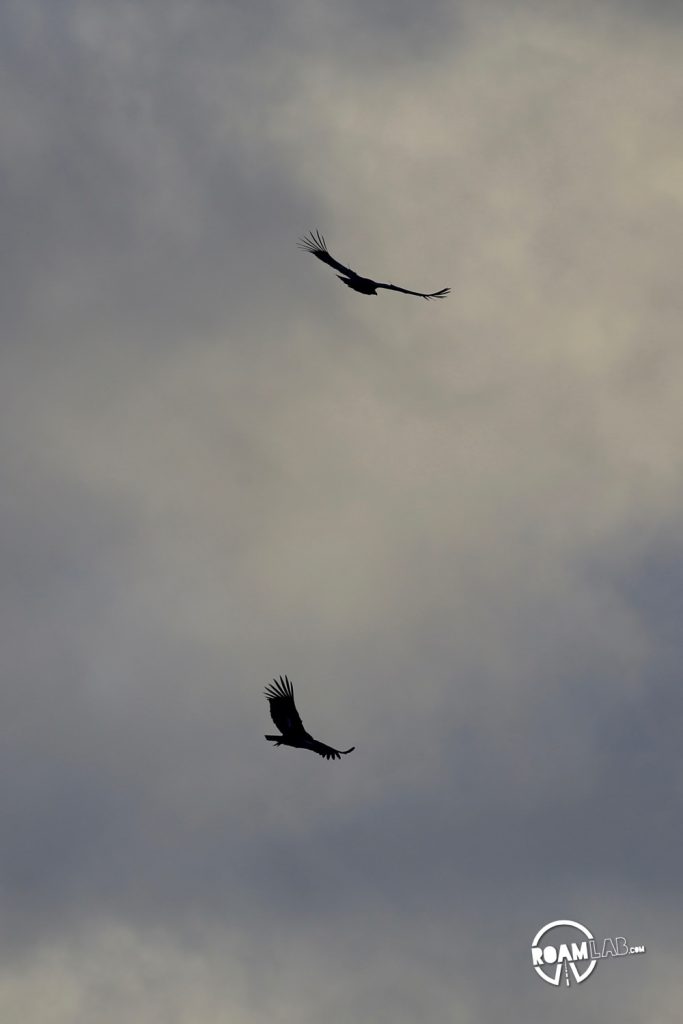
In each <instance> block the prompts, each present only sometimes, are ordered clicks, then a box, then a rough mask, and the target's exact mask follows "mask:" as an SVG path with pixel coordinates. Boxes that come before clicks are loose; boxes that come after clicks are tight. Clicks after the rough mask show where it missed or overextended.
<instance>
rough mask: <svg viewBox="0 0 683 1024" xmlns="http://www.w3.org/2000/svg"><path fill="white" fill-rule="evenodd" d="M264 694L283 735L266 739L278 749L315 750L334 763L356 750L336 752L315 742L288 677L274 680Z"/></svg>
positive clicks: (271, 715)
mask: <svg viewBox="0 0 683 1024" xmlns="http://www.w3.org/2000/svg"><path fill="white" fill-rule="evenodd" d="M264 693H265V695H266V697H267V699H268V701H269V702H270V717H271V718H272V719H273V721H274V722H275V724H276V726H277V727H278V729H279V730H280V732H281V733H282V735H281V736H266V739H267V740H270V742H271V743H274V744H275V746H276V747H280V746H283V745H284V746H285V747H303V748H304V749H305V750H314V751H315V752H316V754H320V756H321V757H324V758H326V759H327V760H328V761H334V759H335V758H340V759H341V756H342V754H350V753H351V751H352V750H355V749H356V748H355V747H349V749H348V750H335V749H334V747H328V746H327V744H326V743H320V742H319V740H314V739H313V737H312V736H311V735H309V733H307V732H306V730H305V729H304V726H303V722H302V721H301V719H300V718H299V712H298V711H297V710H296V705H295V703H294V690H293V689H292V684H291V683H290V681H289V679H288V678H287V676H285V678H284V679H283V678H282V676H280V681H279V682H278V681H277V679H273V682H272V683H269V684H268V686H266V688H265V691H264Z"/></svg>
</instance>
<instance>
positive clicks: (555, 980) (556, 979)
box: [531, 919, 598, 985]
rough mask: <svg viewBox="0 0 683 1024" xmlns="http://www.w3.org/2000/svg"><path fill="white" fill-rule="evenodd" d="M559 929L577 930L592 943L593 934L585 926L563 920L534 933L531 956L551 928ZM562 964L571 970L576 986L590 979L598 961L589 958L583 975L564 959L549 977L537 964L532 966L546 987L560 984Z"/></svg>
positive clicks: (544, 926)
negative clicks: (545, 983) (567, 965)
mask: <svg viewBox="0 0 683 1024" xmlns="http://www.w3.org/2000/svg"><path fill="white" fill-rule="evenodd" d="M561 927H568V928H577V929H578V930H579V931H580V932H581V933H582V934H583V935H585V936H586V938H587V939H590V940H591V941H592V940H593V938H594V936H593V933H592V932H591V931H590V930H589V929H588V928H586V926H585V925H583V924H579V922H578V921H569V920H565V919H563V920H560V921H551V922H550V924H546V925H543V927H542V928H541V929H539V931H538V932H537V933H536V936H535V938H534V940H533V942H532V943H531V949H532V955H533V950H534V949H537V948H539V941H540V940H541V939H542V938H543V936H544V935H545V934H546V933H547V932H549V931H551V930H552V929H553V928H561ZM563 963H564V964H567V963H568V964H569V966H570V967H571V969H572V974H573V975H574V977H575V979H576V983H577V985H580V984H581V982H582V981H585V980H586V978H588V977H590V975H591V974H592V973H593V971H594V970H595V968H596V966H597V963H598V961H597V960H594V959H593V958H591V962H590V964H589V965H588V967H587V968H586V970H585V971H584V972H583V973H581V971H579V970H577V967H576V965H575V963H574V961H573V960H566V959H565V960H563V961H560V962H559V963H558V964H557V967H556V968H555V974H554V975H550V976H549V975H547V974H546V973H545V971H544V970H543V968H542V967H540V966H539V965H538V964H534V965H533V968H534V970H535V971H536V974H538V976H539V978H542V979H543V981H545V982H547V984H548V985H559V984H560V975H561V973H562V964H563ZM567 985H569V975H567Z"/></svg>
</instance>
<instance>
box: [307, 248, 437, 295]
mask: <svg viewBox="0 0 683 1024" xmlns="http://www.w3.org/2000/svg"><path fill="white" fill-rule="evenodd" d="M297 245H298V246H299V248H300V249H303V250H304V252H310V253H312V254H313V256H316V257H317V258H318V259H319V260H322V261H323V263H327V265H328V267H334V269H335V270H339V271H341V273H339V274H337V277H338V278H339V280H340V281H343V282H344V284H345V285H346V286H347V287H348V288H353V290H354V292H360V293H361V295H376V294H377V289H378V288H386V289H388V290H389V291H392V292H403V294H404V295H417V296H418V297H419V298H421V299H443V298H444V297H445V296H446V295H448V293H449V292H450V288H442V289H441V290H440V291H438V292H413V291H411V290H410V289H409V288H399V287H398V285H397V284H385V283H384V282H383V281H373V280H372V279H371V278H369V277H361V276H360V274H357V273H356V271H355V270H351V267H345V266H344V264H343V263H339V262H338V260H335V258H334V256H330V253H329V251H328V248H327V244H326V242H325V239H324V238H323V236H322V235H321V234H320V232H319V231H310V232H309V233H308V235H307V236H306V237H304V238H300V239H299V241H298V242H297Z"/></svg>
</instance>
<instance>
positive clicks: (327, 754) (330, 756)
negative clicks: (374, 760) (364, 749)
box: [306, 736, 356, 761]
mask: <svg viewBox="0 0 683 1024" xmlns="http://www.w3.org/2000/svg"><path fill="white" fill-rule="evenodd" d="M306 747H307V748H308V749H309V750H314V751H315V753H316V754H320V756H321V757H324V758H325V760H326V761H334V760H335V759H338V760H341V756H342V754H350V753H351V751H352V750H355V749H356V748H355V747H349V749H348V750H335V749H334V747H328V745H327V743H321V742H320V740H314V739H313V737H312V736H311V737H310V740H309V741H308V742H307V743H306Z"/></svg>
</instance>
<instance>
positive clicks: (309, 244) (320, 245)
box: [296, 231, 358, 277]
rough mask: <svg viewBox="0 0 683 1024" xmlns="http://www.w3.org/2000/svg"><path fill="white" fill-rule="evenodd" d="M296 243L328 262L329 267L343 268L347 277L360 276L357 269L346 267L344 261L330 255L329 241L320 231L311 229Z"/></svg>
mask: <svg viewBox="0 0 683 1024" xmlns="http://www.w3.org/2000/svg"><path fill="white" fill-rule="evenodd" d="M296 244H297V245H298V246H299V248H300V249H303V250H304V252H310V253H312V255H313V256H317V257H318V259H319V260H322V261H323V263H327V265H328V267H334V269H335V270H341V272H342V273H343V274H345V275H346V277H358V274H357V273H356V271H355V270H351V267H345V266H344V264H343V263H340V262H339V261H338V260H335V258H334V256H330V253H329V250H328V248H327V243H326V241H325V239H324V238H323V236H322V235H321V234H320V232H319V231H309V232H308V235H307V236H304V238H300V239H299V241H298V242H297V243H296Z"/></svg>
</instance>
